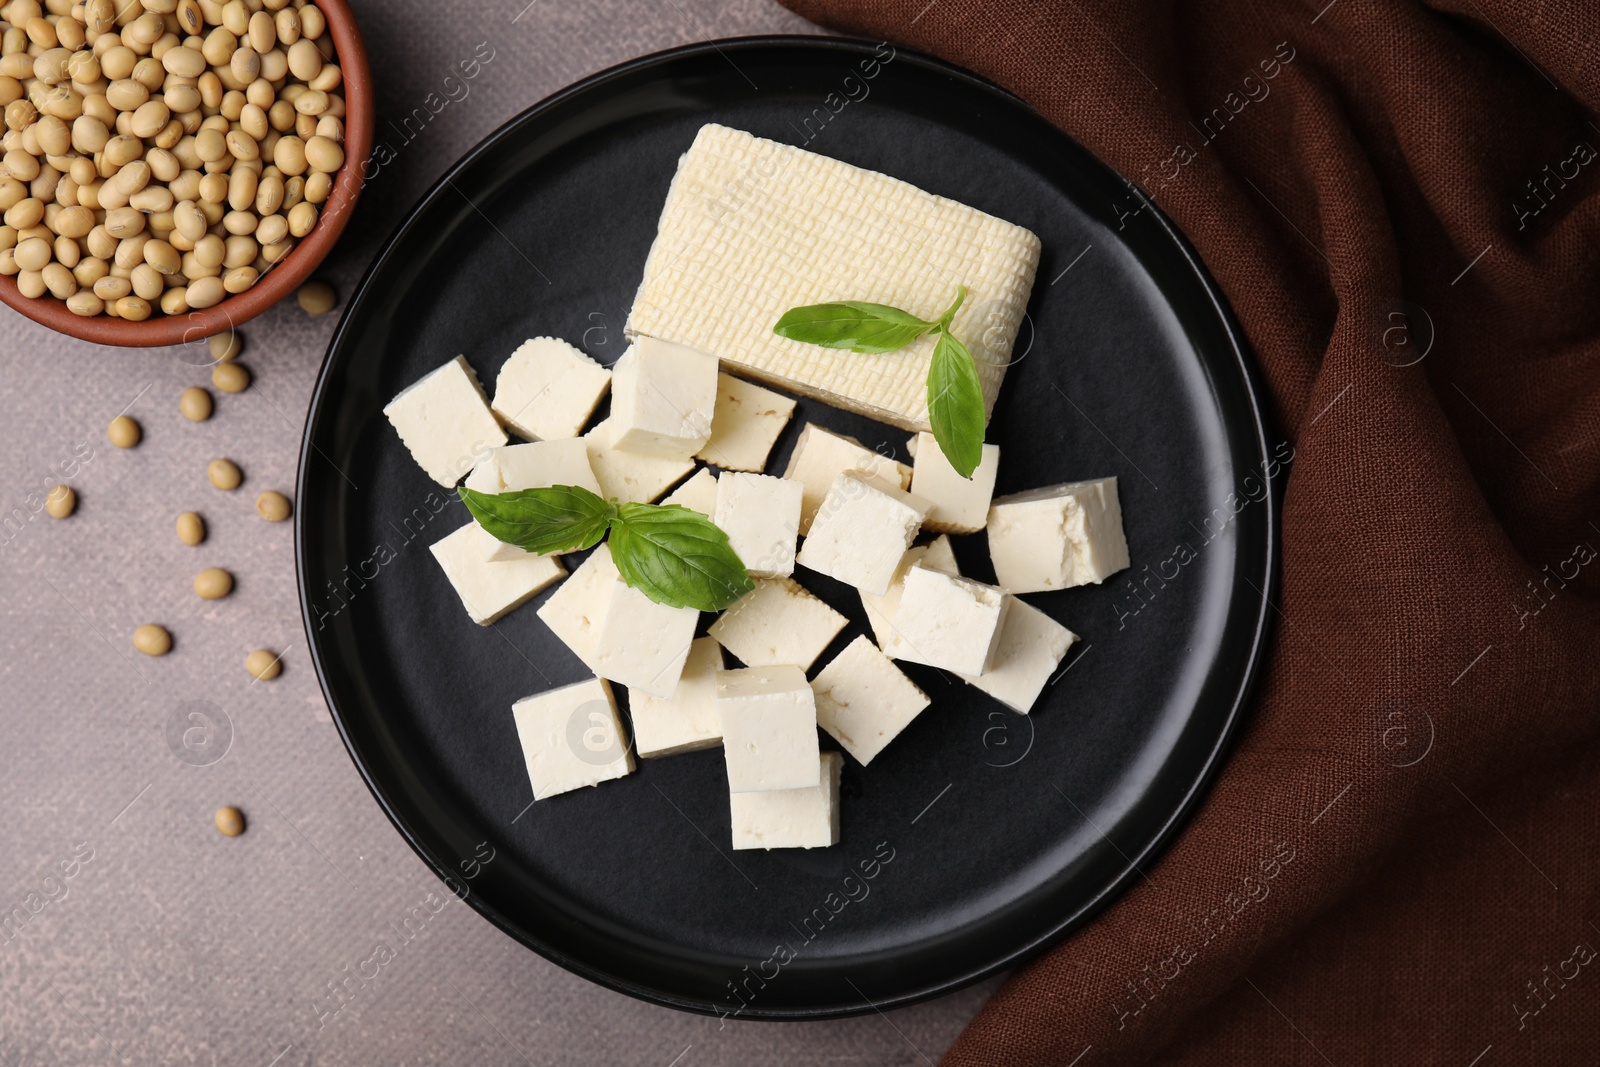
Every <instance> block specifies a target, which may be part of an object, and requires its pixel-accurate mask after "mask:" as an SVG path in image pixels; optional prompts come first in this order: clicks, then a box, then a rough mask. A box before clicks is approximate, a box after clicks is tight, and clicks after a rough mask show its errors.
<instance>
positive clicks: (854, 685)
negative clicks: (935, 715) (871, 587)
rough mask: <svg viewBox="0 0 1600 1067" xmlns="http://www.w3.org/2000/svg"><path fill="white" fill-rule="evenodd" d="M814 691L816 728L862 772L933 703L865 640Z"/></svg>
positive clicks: (838, 659)
mask: <svg viewBox="0 0 1600 1067" xmlns="http://www.w3.org/2000/svg"><path fill="white" fill-rule="evenodd" d="M811 691H812V692H813V693H815V694H816V697H817V725H818V726H820V727H822V728H823V729H824V730H826V731H828V733H829V734H831V735H833V739H834V740H835V741H838V742H839V744H841V745H843V746H844V750H845V751H846V752H848V753H850V755H852V756H854V757H855V758H856V759H857V760H858V761H860V763H861V765H862V766H863V767H864V766H866V765H867V764H869V763H871V762H872V758H873V757H874V756H876V755H877V754H878V753H879V752H882V751H883V749H884V747H885V746H886V745H888V743H889V742H890V741H893V740H894V739H895V738H896V737H898V736H900V731H902V730H904V729H905V728H906V727H907V726H909V725H911V720H912V719H915V718H916V717H917V716H918V715H920V714H921V713H922V710H923V709H924V708H926V707H927V706H928V704H929V703H930V702H929V700H928V694H926V693H924V692H923V691H922V690H921V689H919V688H918V687H917V684H916V683H915V682H913V681H912V680H911V679H910V678H907V677H906V676H905V675H904V674H903V673H902V672H901V670H900V668H898V667H896V666H895V665H894V664H893V663H891V662H890V661H889V657H887V656H885V655H884V654H883V653H882V652H879V651H878V649H877V647H876V646H875V645H873V643H872V642H871V641H869V640H868V639H867V638H866V637H865V636H862V637H858V638H856V639H855V640H854V641H852V642H850V643H849V644H848V645H846V646H845V650H844V651H843V652H841V653H839V654H838V655H837V656H835V657H834V658H833V661H832V662H831V663H829V664H828V665H827V666H826V667H824V668H822V670H821V671H819V672H818V673H817V676H816V677H815V678H813V679H812V680H811Z"/></svg>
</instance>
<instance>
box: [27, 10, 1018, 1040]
mask: <svg viewBox="0 0 1600 1067" xmlns="http://www.w3.org/2000/svg"><path fill="white" fill-rule="evenodd" d="M524 2H525V0H505V2H504V3H500V2H485V3H464V2H459V0H457V2H449V0H446V2H438V0H435V2H432V3H421V2H418V0H384V2H381V3H380V2H378V0H355V4H354V6H355V7H356V9H357V11H358V13H359V15H360V17H361V20H362V26H363V30H364V33H365V37H366V43H367V47H368V49H369V51H370V53H371V58H372V65H373V70H374V73H375V79H376V88H377V104H378V122H379V125H380V126H382V125H383V124H384V123H385V122H386V121H387V120H388V119H390V118H393V117H396V116H400V115H404V114H406V113H409V112H410V111H411V109H412V108H413V107H416V106H419V105H421V103H422V101H423V100H424V98H425V97H427V96H428V94H430V93H434V92H438V91H442V83H443V80H444V78H445V77H446V75H447V74H448V73H449V71H450V70H451V68H452V67H454V66H455V65H456V64H457V63H459V62H461V61H463V60H467V59H469V58H472V57H473V56H474V54H475V53H476V54H478V55H479V56H480V58H481V57H482V56H483V55H490V56H491V58H489V59H486V60H484V61H483V64H482V69H481V70H480V72H479V74H478V77H476V78H475V79H473V80H472V81H470V82H468V83H465V84H466V85H467V88H468V91H467V93H466V95H465V96H463V95H461V92H460V91H459V90H456V92H455V94H454V98H453V99H451V100H450V102H449V103H448V105H447V106H446V107H445V109H444V110H443V111H442V112H441V113H440V114H439V115H438V116H437V118H435V119H434V120H433V121H432V122H431V123H429V124H428V125H427V126H426V127H424V128H423V129H422V131H421V133H419V134H417V135H416V136H415V138H414V139H413V140H411V141H409V142H407V143H404V144H403V145H402V147H400V148H399V149H398V152H397V157H396V158H395V159H394V160H393V161H391V162H390V163H389V164H388V165H387V166H385V167H384V168H383V169H382V170H381V171H380V172H379V173H378V175H377V176H376V177H375V178H374V180H373V181H372V182H371V184H370V185H369V186H368V188H367V190H366V192H365V194H364V197H363V200H362V203H361V206H360V208H359V209H358V213H357V215H356V216H355V218H354V220H353V224H352V226H351V228H350V230H349V231H347V234H346V236H345V237H344V239H343V241H342V242H341V244H340V245H339V247H338V248H337V249H336V250H335V252H334V254H333V256H332V257H331V258H330V259H329V261H328V262H327V264H326V265H325V268H324V272H323V275H324V277H326V278H327V279H329V280H330V281H332V282H333V283H334V285H335V286H336V287H337V288H338V289H339V290H340V292H341V293H347V292H349V291H350V290H351V289H352V288H353V287H354V285H355V283H356V281H357V279H358V278H359V276H360V273H361V271H362V269H363V267H364V266H365V264H366V263H367V261H368V259H369V258H370V257H371V256H372V255H373V253H374V252H375V251H376V249H377V246H378V244H379V242H380V241H381V240H382V238H383V237H384V236H385V235H386V234H387V233H388V232H389V231H390V230H391V229H392V228H393V227H394V226H395V225H396V224H397V223H398V222H399V220H400V219H401V218H402V217H403V215H404V213H405V212H406V211H407V210H408V209H409V207H410V206H411V205H412V204H413V203H414V202H415V201H416V199H417V198H418V197H419V196H420V195H421V194H422V193H423V192H424V191H425V190H426V189H427V188H428V186H429V185H430V184H431V183H432V182H433V181H434V180H435V179H436V178H437V177H438V176H439V175H440V174H441V173H442V172H443V171H444V169H445V168H446V167H447V166H448V165H449V164H450V163H451V162H452V161H453V160H455V159H456V158H457V157H459V156H460V155H461V154H462V153H464V152H465V151H466V150H467V149H468V148H470V147H471V146H472V145H473V144H475V143H476V142H477V141H478V140H479V139H481V138H482V137H484V136H485V135H486V134H488V133H489V132H490V131H491V130H493V129H495V128H496V127H498V126H499V125H500V124H501V123H503V122H505V121H506V120H507V119H509V118H510V117H511V116H513V115H515V114H516V113H517V112H519V111H521V110H522V109H524V108H526V107H528V106H529V105H531V104H533V103H534V102H536V101H538V100H539V99H541V98H542V97H544V96H545V95H547V94H549V93H551V92H553V91H555V90H557V89H559V88H561V87H562V86H564V85H567V84H568V83H570V82H572V81H574V80H576V79H578V78H582V77H584V76H585V75H588V74H590V73H592V72H595V71H598V70H601V69H602V68H605V67H607V66H610V65H612V64H614V63H617V62H620V61H622V60H626V59H628V58H631V57H634V56H638V55H642V54H645V53H648V52H652V51H656V50H658V49H663V48H669V47H672V46H675V45H682V44H686V43H689V42H692V41H697V40H704V39H708V38H713V37H724V36H736V35H742V34H753V33H770V32H815V29H814V27H811V26H810V25H809V24H807V23H806V22H804V21H803V20H801V19H800V18H798V17H797V16H795V15H793V14H791V13H790V12H788V11H786V10H784V9H783V8H781V7H779V6H777V5H776V4H774V3H770V2H768V0H666V2H665V3H657V2H650V3H642V2H638V0H634V2H628V0H584V2H576V0H534V2H533V3H531V4H527V6H525V7H524V6H523V4H524ZM336 318H337V316H336V315H327V316H323V317H321V318H310V317H308V316H306V315H305V314H303V313H302V312H301V311H300V310H299V308H298V307H297V306H295V305H294V303H293V302H292V301H291V302H289V303H287V304H285V305H280V306H279V307H277V308H275V309H273V310H272V311H269V312H268V313H266V314H265V315H263V316H261V317H260V318H258V319H256V320H254V321H252V322H250V323H249V324H248V325H247V326H245V327H244V328H243V330H242V332H243V333H244V334H245V337H246V345H247V347H246V351H245V354H244V356H243V358H242V362H244V363H245V364H246V365H247V366H248V367H249V368H250V370H251V371H252V372H253V373H254V375H255V382H254V385H253V387H252V388H251V389H249V390H248V391H247V392H244V393H241V394H237V395H227V394H219V395H218V397H217V410H216V414H215V416H214V417H213V418H212V419H211V420H210V421H209V422H205V423H200V424H191V423H187V422H185V421H184V420H183V419H182V418H181V417H180V415H179V413H178V403H177V401H178V394H179V392H180V391H181V390H182V389H184V388H185V387H187V386H189V385H197V384H208V371H207V370H206V369H205V368H204V367H203V366H201V364H203V363H204V362H205V359H206V357H205V353H204V351H203V349H200V348H170V349H153V350H142V351H141V350H118V349H110V348H101V347H98V346H95V345H90V344H86V343H82V342H78V341H74V340H71V339H68V338H65V337H61V336H57V335H55V334H52V333H50V332H48V331H46V330H45V329H43V328H42V327H39V326H35V325H34V324H32V323H31V322H29V321H27V320H25V319H24V318H23V317H21V316H20V315H17V314H15V313H13V312H11V311H9V310H5V311H3V312H0V396H3V409H0V410H3V415H0V520H3V521H0V589H3V597H0V648H3V649H4V652H3V653H0V708H3V713H0V768H3V773H0V810H3V812H4V818H3V819H0V1064H39V1063H64V1064H96V1063H112V1064H115V1063H123V1064H154V1063H174V1064H177V1063H182V1064H189V1063H203V1064H222V1063H226V1064H259V1065H261V1067H268V1065H276V1067H299V1065H304V1064H312V1063H318V1064H336V1063H352V1064H377V1063H382V1064H394V1065H398V1064H466V1063H475V1064H521V1063H529V1064H556V1063H585V1064H587V1063H607V1064H613V1063H614V1064H643V1065H647V1067H669V1065H672V1067H700V1065H710V1064H739V1065H747V1064H754V1063H808V1064H810V1063H841V1064H845V1063H860V1064H874V1065H883V1064H895V1063H906V1064H911V1063H929V1062H931V1061H933V1060H936V1059H937V1058H938V1056H939V1055H940V1053H941V1052H943V1050H944V1049H945V1048H946V1047H947V1046H948V1045H949V1043H950V1042H951V1041H952V1040H953V1039H954V1037H955V1035H956V1034H957V1033H958V1032H959V1031H960V1029H961V1027H962V1026H963V1025H964V1024H965V1023H966V1021H967V1020H968V1019H969V1018H970V1017H971V1015H972V1013H973V1012H974V1011H976V1010H977V1008H978V1006H979V1005H980V1004H981V1003H982V1001H983V1000H984V998H985V997H986V996H987V994H988V993H989V992H990V991H991V990H992V989H993V986H994V983H993V982H990V983H987V984H985V985H981V986H978V987H976V988H972V989H968V990H965V991H963V992H961V993H958V994H955V995H952V996H949V997H946V998H944V999H941V1000H938V1001H934V1002H931V1003H927V1004H923V1005H920V1006H917V1007H913V1008H908V1009H904V1010H899V1011H894V1012H891V1013H889V1014H887V1015H883V1014H873V1015H867V1016H864V1017H860V1018H855V1019H850V1020H845V1021H840V1022H817V1023H788V1024H773V1023H753V1022H726V1023H719V1022H718V1021H717V1020H716V1019H708V1018H701V1017H697V1016H692V1015H687V1014H682V1013H679V1012H676V1011H672V1010H669V1009H666V1008H660V1007H655V1006H652V1005H649V1004H645V1003H641V1002H639V1001H635V1000H632V999H630V998H628V997H625V996H622V995H620V994H617V993H612V992H610V991H608V990H605V989H602V988H600V987H599V986H596V985H592V984H590V983H589V982H587V981H584V980H583V979H580V978H577V977H575V976H573V975H571V974H568V973H567V972H565V971H563V970H561V969H560V968H558V967H556V966H554V965H553V964H550V963H547V962H546V961H545V960H543V959H542V958H540V957H539V956H537V955H535V954H534V953H532V952H529V951H528V950H526V949H524V948H523V947H521V946H520V945H518V944H517V943H515V942H514V941H512V940H511V939H510V938H509V937H507V936H505V935H504V934H502V933H500V931H499V930H497V929H496V928H495V927H493V926H491V925H490V924H489V923H488V921H486V920H485V919H482V918H480V917H479V916H478V915H477V913H476V912H474V911H473V910H471V909H470V908H468V907H466V906H464V905H462V904H460V903H459V902H457V901H455V900H454V899H453V898H451V897H449V896H448V894H444V893H442V892H441V888H442V887H441V884H440V883H439V882H438V881H437V880H436V879H435V878H434V877H433V875H432V874H431V873H429V871H428V870H427V869H426V868H425V867H424V866H423V864H422V862H421V861H420V860H419V859H418V858H417V857H416V856H415V855H414V854H413V853H412V852H411V850H410V849H409V847H407V845H406V844H405V842H404V841H402V839H401V838H400V836H399V834H398V833H397V832H396V831H395V830H394V828H393V827H392V826H391V825H390V823H389V822H388V820H387V819H386V818H385V817H384V815H383V813H382V812H381V811H380V809H379V807H378V805H377V803H376V802H375V801H374V800H373V798H372V796H371V794H370V793H368V791H367V789H366V786H365V785H364V784H363V783H362V781H361V779H360V777H359V776H358V775H357V773H356V771H355V768H354V766H353V765H352V764H351V762H350V759H349V757H348V756H347V755H346V753H345V750H344V747H343V745H342V744H341V743H340V741H339V737H338V734H337V733H336V731H335V729H334V726H333V723H332V721H331V719H330V717H329V715H328V711H327V708H326V706H325V705H324V703H323V700H322V697H321V694H320V691H319V689H318V686H317V682H316V678H315V677H314V674H313V671H312V669H311V665H310V662H309V660H308V657H307V654H306V645H305V637H304V632H303V630H302V628H301V623H300V613H299V609H298V605H297V601H296V596H295V569H294V547H293V537H292V529H291V524H290V523H280V524H270V523H265V522H263V521H261V520H260V519H259V518H258V517H257V516H256V514H255V510H254V507H253V500H254V497H255V494H256V492H258V491H260V490H262V489H267V488H272V489H278V490H281V491H283V492H284V493H292V491H293V489H294V478H295V461H296V456H297V454H298V449H299V444H300V437H301V430H302V426H303V423H304V420H305V413H306V406H307V403H308V400H309V397H310V393H311V388H312V383H313V380H314V378H315V376H316V373H317V369H318V365H319V363H320V362H321V359H322V354H323V351H324V348H325V346H326V344H327V341H328V338H329V336H330V334H331V333H332V331H333V328H334V324H335V319H336ZM124 411H126V412H128V413H129V414H131V415H132V416H134V417H135V418H137V419H138V420H139V421H140V422H141V423H142V424H143V426H144V431H145V439H144V442H143V444H141V445H140V446H139V447H138V448H136V449H133V450H130V451H121V450H118V449H115V448H113V447H111V446H110V445H109V443H108V442H107V440H106V425H107V423H108V422H109V421H110V420H111V419H112V418H113V417H114V416H115V415H117V414H118V413H120V412H124ZM217 456H228V457H231V458H233V459H234V460H236V461H237V462H238V463H239V464H240V466H241V467H242V468H243V469H244V471H245V478H246V481H245V485H244V487H243V488H242V489H241V490H239V491H237V492H234V493H221V492H219V491H217V490H215V489H213V488H212V487H211V486H210V485H209V484H208V482H207V481H206V477H205V467H206V463H207V462H208V461H209V460H210V459H212V458H214V457H217ZM63 480H65V481H68V482H70V483H71V484H72V485H73V486H75V487H76V489H77V492H78V494H79V499H80V503H79V508H78V512H77V514H76V515H75V516H74V517H73V518H72V519H71V520H69V521H66V522H57V521H55V520H53V519H51V518H49V517H48V516H46V515H45V514H44V513H43V512H41V511H38V510H36V509H37V508H38V507H39V505H40V503H41V502H42V495H43V493H44V492H45V491H46V490H48V489H49V487H51V486H53V485H55V484H56V483H58V482H60V481H63ZM187 510H195V511H198V512H200V513H202V514H203V515H204V516H205V518H206V520H207V522H208V524H209V527H210V536H209V539H208V540H207V541H206V542H205V543H204V544H203V545H201V546H199V547H198V548H187V547H184V546H183V545H181V544H180V543H179V542H178V540H177V538H176V536H175V535H174V533H173V523H174V520H175V518H176V516H177V515H178V514H179V513H180V512H183V511H187ZM214 565H215V566H223V567H226V568H228V569H229V570H231V571H233V572H234V574H235V575H236V577H237V583H238V584H237V589H236V591H235V592H234V593H233V595H232V596H231V597H229V598H228V599H226V600H222V601H202V600H199V599H198V598H197V597H196V596H195V595H194V593H193V592H192V590H191V581H192V579H193V576H194V575H195V574H196V573H197V572H198V571H200V570H201V569H202V568H204V567H208V566H214ZM148 621H159V622H161V623H162V624H164V625H166V626H167V627H168V628H169V629H171V631H172V632H173V634H174V636H175V640H176V643H175V648H174V650H173V652H172V653H171V654H170V655H168V656H166V657H165V658H161V659H147V658H145V657H143V656H140V655H139V654H137V653H136V652H135V651H134V650H133V648H132V645H131V642H130V635H131V634H132V632H133V630H134V628H135V627H136V626H138V625H139V624H141V623H144V622H148ZM260 647H266V648H271V649H274V650H276V651H279V652H282V653H283V662H284V671H283V674H282V675H281V677H279V678H277V679H276V680H274V681H272V682H270V683H253V682H252V680H251V678H250V677H249V676H248V675H247V674H246V673H245V670H244V666H243V664H244V657H245V654H246V653H247V652H248V651H250V650H251V649H255V648H260ZM195 714H199V715H201V716H202V718H192V717H191V716H192V715H195ZM207 722H209V723H210V731H211V732H209V733H208V732H207V727H206V726H205V725H204V724H205V723H207ZM186 729H187V730H189V731H191V732H190V734H189V736H188V741H189V742H190V744H189V746H188V747H185V744H184V731H185V730H186ZM224 740H225V741H226V746H225V751H224V750H223V748H222V746H223V745H224ZM208 746H209V747H208ZM175 753H176V754H175ZM177 754H187V756H188V762H185V761H184V760H183V759H180V758H179V755H177ZM218 755H220V758H215V759H214V757H216V756H218ZM213 759H214V761H213ZM197 764H199V765H197ZM225 804H233V805H237V806H238V807H240V808H241V809H243V810H244V811H245V813H246V815H247V818H248V822H249V828H248V830H247V832H246V833H245V834H244V835H243V836H242V837H239V838H234V839H229V838H224V837H222V836H221V835H219V834H218V833H217V832H216V831H215V830H214V829H213V828H212V813H213V812H214V811H215V809H216V808H218V807H219V806H221V805H225ZM430 894H433V895H434V899H435V900H438V899H439V898H440V897H443V899H444V900H447V901H448V902H449V903H448V904H447V905H446V906H444V907H443V908H441V909H439V910H438V911H437V913H436V914H434V913H433V912H432V911H431V910H429V909H430V908H431V906H430V905H428V904H427V903H426V902H427V901H428V899H429V896H430ZM419 906H421V907H423V908H424V909H425V910H424V912H423V913H424V914H426V915H427V916H428V921H427V923H426V925H425V927H424V928H422V929H421V930H420V932H418V933H416V934H415V936H414V937H412V938H410V939H409V940H407V941H405V942H404V943H403V944H401V945H400V946H399V948H398V950H397V951H392V955H393V958H392V959H388V960H387V961H386V962H385V963H383V965H382V966H381V967H380V968H379V969H378V971H377V974H376V975H375V976H372V977H370V978H367V979H362V980H360V981H347V976H349V975H350V974H352V973H353V972H356V971H357V970H362V971H365V972H366V973H367V974H368V975H371V974H372V970H373V967H372V965H371V964H368V963H366V962H365V961H369V960H370V959H372V958H373V956H374V953H375V950H376V949H377V947H378V946H379V944H380V943H382V942H384V941H385V939H386V938H387V939H389V940H390V941H393V940H394V938H393V935H392V924H394V923H396V922H398V921H400V920H402V919H403V918H404V917H406V916H408V915H411V914H412V913H413V911H414V909H417V908H418V907H419ZM339 983H344V984H345V986H346V988H349V989H353V990H354V992H353V993H352V994H351V995H349V996H347V998H346V999H344V1000H343V1001H341V1000H339V999H336V998H334V997H333V995H332V994H331V993H330V989H331V988H332V987H333V986H334V985H336V984H339Z"/></svg>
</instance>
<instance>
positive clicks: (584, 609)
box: [535, 544, 621, 671]
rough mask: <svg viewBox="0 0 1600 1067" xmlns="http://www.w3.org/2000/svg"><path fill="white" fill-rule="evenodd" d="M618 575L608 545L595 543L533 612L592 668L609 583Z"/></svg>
mask: <svg viewBox="0 0 1600 1067" xmlns="http://www.w3.org/2000/svg"><path fill="white" fill-rule="evenodd" d="M620 577H621V576H620V575H619V574H618V573H617V565H616V564H615V563H614V562H612V560H611V549H610V547H609V546H607V545H605V544H601V545H598V546H597V547H596V548H595V550H594V551H593V552H591V553H590V554H589V558H588V559H586V560H584V561H583V563H582V564H581V565H580V566H579V567H578V569H577V570H575V571H573V572H572V577H571V578H568V579H567V580H566V581H565V582H562V583H561V587H560V588H558V589H557V590H556V591H555V592H554V593H551V594H550V599H548V600H546V601H545V602H544V603H543V604H541V605H539V610H538V611H537V612H535V614H537V615H538V616H539V618H540V619H541V620H543V622H544V624H545V625H546V626H548V627H550V631H551V632H552V633H554V634H555V635H556V636H557V637H559V638H560V639H561V642H562V644H564V645H566V646H567V647H568V648H570V649H571V650H572V654H573V655H575V656H577V657H578V659H580V660H581V661H583V665H584V666H585V667H588V668H589V669H590V670H591V671H592V670H594V654H595V650H596V648H597V647H598V645H599V641H600V622H601V620H602V618H603V617H604V616H605V610H606V605H607V604H608V603H609V600H610V596H611V586H612V585H613V584H614V583H615V582H616V581H618V579H619V578H620Z"/></svg>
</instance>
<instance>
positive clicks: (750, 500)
mask: <svg viewBox="0 0 1600 1067" xmlns="http://www.w3.org/2000/svg"><path fill="white" fill-rule="evenodd" d="M803 489H804V486H802V485H801V484H800V483H799V482H796V481H791V480H789V479H788V478H774V477H772V476H771V475H768V474H740V473H736V472H729V473H726V474H723V475H722V477H720V478H718V479H717V510H716V514H715V515H714V516H713V517H712V518H713V521H714V522H715V523H716V524H717V525H718V526H720V527H721V528H722V531H723V532H724V533H726V534H727V535H728V543H729V544H730V545H732V546H733V551H734V553H735V554H736V555H738V557H739V559H740V560H741V561H742V562H743V563H744V565H745V569H746V570H748V571H749V572H750V574H751V575H752V576H753V577H756V578H787V577H788V576H789V575H791V574H793V573H794V546H795V542H796V541H797V540H798V539H799V537H800V494H801V491H802V490H803Z"/></svg>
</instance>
